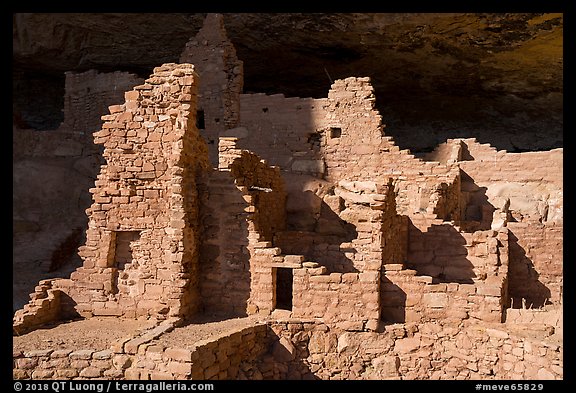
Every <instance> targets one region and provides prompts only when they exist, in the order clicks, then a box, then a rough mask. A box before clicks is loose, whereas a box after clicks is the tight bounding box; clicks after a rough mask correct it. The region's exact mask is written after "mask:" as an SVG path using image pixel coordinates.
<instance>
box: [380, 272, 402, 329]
mask: <svg viewBox="0 0 576 393" xmlns="http://www.w3.org/2000/svg"><path fill="white" fill-rule="evenodd" d="M380 320H381V321H382V322H383V323H384V325H388V324H392V323H404V322H406V292H404V291H403V290H402V288H400V287H399V286H398V285H396V284H394V283H393V282H392V281H390V279H389V278H388V277H386V274H385V273H384V272H382V275H381V276H380Z"/></svg>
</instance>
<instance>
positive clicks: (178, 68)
mask: <svg viewBox="0 0 576 393" xmlns="http://www.w3.org/2000/svg"><path fill="white" fill-rule="evenodd" d="M195 77H196V75H195V74H194V70H193V67H192V66H191V65H187V64H183V65H176V64H165V65H163V66H162V67H157V68H155V69H154V74H153V75H152V76H151V77H150V78H149V79H147V80H146V83H145V84H143V85H139V86H136V87H135V88H134V89H133V90H132V91H129V92H126V93H125V97H126V103H125V104H123V105H116V106H111V107H110V115H106V116H103V120H104V121H105V123H104V125H103V126H102V130H101V131H99V132H97V133H95V134H94V137H95V142H96V143H100V144H103V145H104V153H103V156H104V158H105V159H106V165H103V166H102V167H101V171H100V174H99V175H98V179H97V180H96V182H95V187H94V188H92V189H91V190H90V191H91V193H92V195H93V200H94V203H93V204H92V206H91V207H90V209H88V210H87V213H88V215H89V224H88V230H87V232H86V238H87V239H86V244H85V245H84V246H82V247H81V248H80V251H79V254H80V256H81V257H82V258H83V260H84V264H83V266H82V267H80V268H78V269H77V270H76V271H75V272H73V273H72V274H71V275H70V279H62V280H56V281H54V283H53V287H54V288H53V289H55V290H59V291H61V292H63V293H65V294H66V298H67V301H66V302H61V306H62V308H63V310H62V312H63V313H64V314H65V315H71V314H73V313H78V314H80V315H82V316H84V317H89V316H92V315H115V316H124V317H129V318H130V317H131V318H134V317H137V316H143V315H144V316H149V315H153V316H156V317H157V318H166V317H170V316H183V315H189V314H193V313H194V312H196V311H197V309H198V307H199V303H200V300H199V292H198V277H199V274H198V240H197V239H198V232H199V231H198V201H197V191H196V177H197V176H199V172H201V171H203V170H206V168H207V167H208V164H207V163H208V160H207V149H206V146H205V144H204V142H203V141H202V139H201V138H200V136H199V135H198V132H197V129H196V128H195V117H194V115H195V111H194V108H195V105H196V85H195V82H194V81H195Z"/></svg>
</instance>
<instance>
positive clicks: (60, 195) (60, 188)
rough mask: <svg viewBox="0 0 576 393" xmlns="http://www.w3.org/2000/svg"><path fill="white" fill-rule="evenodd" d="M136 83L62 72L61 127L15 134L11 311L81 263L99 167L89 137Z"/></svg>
mask: <svg viewBox="0 0 576 393" xmlns="http://www.w3.org/2000/svg"><path fill="white" fill-rule="evenodd" d="M142 82H143V79H140V78H138V77H137V76H136V75H134V74H130V73H126V72H110V73H100V72H97V71H95V70H90V71H86V72H82V73H74V72H68V73H66V85H65V91H64V97H63V100H64V121H63V122H62V123H61V124H60V126H59V127H58V128H57V129H55V130H50V131H47V132H38V131H37V130H26V129H18V128H15V129H14V130H13V162H14V166H13V174H14V176H13V195H14V198H13V222H14V225H13V228H14V237H13V248H14V258H13V265H14V272H15V274H14V277H15V279H14V283H13V284H14V285H13V286H14V289H13V292H14V300H13V307H14V309H18V308H21V307H22V306H23V305H24V304H25V303H26V301H27V299H26V296H27V294H28V293H29V292H30V291H32V290H33V288H34V287H33V286H34V283H36V282H38V281H39V280H41V279H46V278H53V277H67V276H68V275H69V274H70V273H71V272H72V271H73V270H74V269H75V268H76V267H78V266H80V265H81V264H82V261H81V259H80V257H79V256H78V255H77V253H76V249H77V248H78V246H80V245H81V244H82V243H83V242H84V231H85V229H86V225H87V217H86V213H85V210H86V209H87V208H88V207H89V206H90V204H91V196H90V194H89V192H88V189H89V188H90V187H93V185H94V179H95V178H96V176H97V174H98V170H99V167H100V165H101V164H102V163H103V161H102V157H101V154H102V151H101V149H100V148H101V146H97V145H95V144H93V140H92V139H93V138H92V133H93V132H95V131H97V130H99V129H100V128H101V127H102V123H103V121H102V119H101V116H102V114H103V113H107V111H108V106H110V105H116V104H121V103H122V102H123V100H124V92H125V91H126V90H130V89H132V88H133V87H134V86H135V85H137V84H141V83H142ZM46 206H49V209H47V208H46ZM30 244H34V245H35V246H34V247H30V246H29V245H30ZM56 254H58V255H57V258H55V256H56ZM39 263H40V265H38V264H39Z"/></svg>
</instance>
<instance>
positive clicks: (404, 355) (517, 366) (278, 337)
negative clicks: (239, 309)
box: [240, 322, 563, 380]
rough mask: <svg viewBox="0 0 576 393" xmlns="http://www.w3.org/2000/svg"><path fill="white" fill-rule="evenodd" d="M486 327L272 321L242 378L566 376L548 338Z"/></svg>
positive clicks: (557, 348)
mask: <svg viewBox="0 0 576 393" xmlns="http://www.w3.org/2000/svg"><path fill="white" fill-rule="evenodd" d="M485 326H488V325H477V324H468V325H465V326H458V325H457V324H452V325H450V324H445V325H442V324H439V323H437V322H436V323H423V324H394V325H388V326H386V329H385V331H384V332H382V333H375V332H346V331H342V330H340V329H336V328H334V327H333V326H329V325H325V324H322V323H314V322H272V323H270V328H271V329H270V331H269V334H270V335H271V336H272V338H273V339H274V340H275V341H274V344H273V345H272V346H271V350H270V351H269V353H267V354H265V355H264V356H262V357H261V358H259V359H257V360H256V361H255V362H247V363H242V364H241V365H240V368H241V369H242V370H245V371H243V375H246V378H247V379H330V380H344V379H346V380H355V379H407V380H408V379H436V380H438V379H474V380H477V379H478V380H495V379H503V380H509V379H517V380H522V379H527V380H534V379H538V380H542V379H562V378H563V367H562V356H563V351H562V348H561V347H560V346H558V345H556V344H555V343H554V342H553V341H552V340H550V339H549V338H543V337H541V338H527V337H522V336H520V335H515V334H513V333H507V332H506V331H505V330H508V329H510V330H513V329H511V327H510V326H505V325H499V324H493V327H485ZM490 326H492V325H490ZM280 347H282V348H284V351H283V352H281V351H279V348H280Z"/></svg>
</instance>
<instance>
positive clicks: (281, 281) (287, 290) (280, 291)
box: [276, 267, 293, 311]
mask: <svg viewBox="0 0 576 393" xmlns="http://www.w3.org/2000/svg"><path fill="white" fill-rule="evenodd" d="M292 282H293V274H292V269H289V268H285V267H279V268H277V269H276V308H278V309H281V310H289V311H292Z"/></svg>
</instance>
